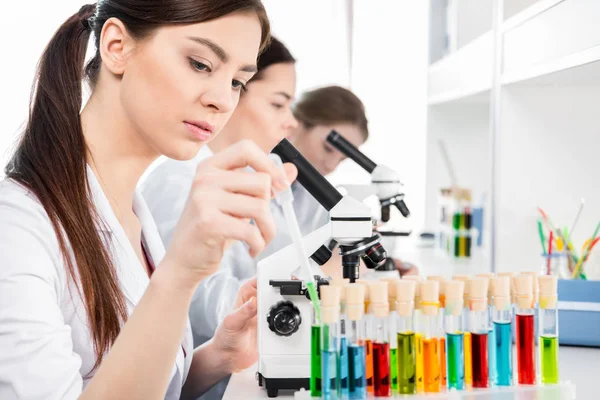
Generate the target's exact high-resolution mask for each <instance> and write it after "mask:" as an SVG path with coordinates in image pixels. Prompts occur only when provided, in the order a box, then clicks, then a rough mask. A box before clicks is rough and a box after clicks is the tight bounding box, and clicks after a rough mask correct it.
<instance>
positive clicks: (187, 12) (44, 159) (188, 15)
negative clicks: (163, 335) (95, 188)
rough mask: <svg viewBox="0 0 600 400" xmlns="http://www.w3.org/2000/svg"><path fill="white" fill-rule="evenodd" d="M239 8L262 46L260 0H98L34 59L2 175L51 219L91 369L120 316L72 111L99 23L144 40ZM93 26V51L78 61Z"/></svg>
mask: <svg viewBox="0 0 600 400" xmlns="http://www.w3.org/2000/svg"><path fill="white" fill-rule="evenodd" d="M244 11H245V12H254V13H256V15H257V17H258V19H259V21H260V24H261V26H262V40H261V50H262V49H264V47H265V46H266V44H267V43H268V40H269V35H270V27H269V20H268V18H267V15H266V12H265V9H264V7H263V5H262V3H261V2H260V0H220V1H218V2H215V1H212V0H178V1H176V0H101V1H99V2H98V3H97V4H89V5H85V6H83V7H81V9H80V10H79V12H77V13H76V14H74V15H73V16H71V17H70V18H69V19H68V20H67V21H66V22H64V23H63V24H62V26H61V27H60V28H59V29H58V30H57V31H56V33H55V34H54V36H53V37H52V39H51V40H50V42H49V43H48V45H47V47H46V49H45V50H44V53H43V55H42V57H41V59H40V62H39V65H38V71H37V76H36V81H35V85H34V87H33V92H32V101H31V104H30V110H29V119H28V122H27V125H26V127H25V130H24V132H23V135H22V137H21V139H20V141H19V144H18V146H17V148H16V150H15V153H14V155H13V157H12V159H11V161H10V162H9V164H8V166H7V167H6V174H7V176H8V177H9V178H12V179H14V180H15V181H17V182H19V183H21V184H23V185H25V186H26V187H28V188H29V189H30V190H31V191H32V192H33V193H34V194H35V195H36V196H37V198H38V199H39V201H40V202H41V204H42V205H43V206H44V208H45V210H46V212H47V214H48V217H49V218H50V220H51V222H52V225H53V227H54V231H55V233H56V236H57V239H58V243H59V246H60V250H61V253H62V255H63V258H64V260H65V264H66V268H67V271H68V274H69V276H70V277H71V279H73V281H74V282H75V284H76V286H77V289H78V291H79V293H80V294H82V295H83V298H84V301H85V306H86V311H87V315H88V319H89V324H90V330H91V335H92V340H93V343H94V349H95V353H96V358H97V359H96V363H95V365H94V368H93V369H92V370H94V369H95V368H97V367H98V366H99V365H100V363H101V362H102V359H103V355H104V354H105V352H107V351H108V350H109V349H110V347H111V345H112V343H113V342H114V340H115V339H116V338H117V335H118V334H119V331H120V327H121V323H122V322H124V321H125V320H126V319H127V309H126V306H125V299H124V297H123V293H122V292H121V289H120V287H119V283H118V278H117V274H116V269H115V266H114V265H113V261H112V259H111V257H110V250H109V249H107V247H106V246H105V241H104V238H103V237H101V236H100V234H99V232H98V230H97V227H98V225H97V224H99V223H101V222H100V220H99V217H98V215H97V213H96V211H95V207H94V205H93V200H92V198H91V193H90V188H89V182H88V180H87V171H86V165H87V164H86V150H87V146H86V143H85V139H84V136H83V131H82V127H81V119H80V115H79V113H80V109H81V106H82V85H81V84H82V80H83V78H84V77H85V78H86V79H87V80H88V82H90V83H91V84H92V86H93V85H95V83H96V82H97V81H98V76H99V72H100V66H101V64H102V60H101V56H100V52H99V51H98V48H99V44H100V32H101V30H102V27H103V25H104V23H105V22H106V21H107V20H108V19H109V18H113V17H115V18H118V19H119V20H120V21H121V22H123V24H124V25H125V26H126V27H127V30H128V31H129V33H130V34H131V35H132V36H133V37H135V38H137V39H143V38H146V37H148V36H149V35H150V34H151V33H152V31H153V30H154V29H156V28H158V27H160V26H162V25H167V24H191V23H199V22H205V21H210V20H213V19H216V18H220V17H223V16H225V15H228V14H230V13H233V12H244ZM92 32H93V33H94V36H95V45H96V53H95V55H94V57H93V58H92V59H91V60H90V61H89V62H88V64H87V65H86V66H85V68H84V61H85V52H86V48H87V45H88V41H89V38H90V35H91V33H92ZM67 241H68V242H67ZM67 243H69V244H70V247H71V249H72V251H69V247H68V246H67Z"/></svg>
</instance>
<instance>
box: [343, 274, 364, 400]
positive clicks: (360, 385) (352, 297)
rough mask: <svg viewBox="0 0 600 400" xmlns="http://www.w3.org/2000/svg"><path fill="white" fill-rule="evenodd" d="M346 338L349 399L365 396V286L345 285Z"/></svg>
mask: <svg viewBox="0 0 600 400" xmlns="http://www.w3.org/2000/svg"><path fill="white" fill-rule="evenodd" d="M345 289H346V290H345V291H346V315H347V318H348V319H347V330H346V336H347V338H348V396H349V397H350V399H353V400H354V399H357V400H358V399H366V398H367V378H366V364H365V356H366V355H365V342H366V330H365V325H364V323H363V322H362V319H363V317H364V302H365V290H366V287H365V285H363V284H360V283H350V284H349V285H347V286H346V287H345Z"/></svg>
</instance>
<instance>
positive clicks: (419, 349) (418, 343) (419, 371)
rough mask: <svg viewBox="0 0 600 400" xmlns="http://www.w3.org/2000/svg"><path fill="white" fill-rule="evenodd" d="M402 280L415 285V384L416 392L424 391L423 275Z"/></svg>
mask: <svg viewBox="0 0 600 400" xmlns="http://www.w3.org/2000/svg"><path fill="white" fill-rule="evenodd" d="M402 279H403V280H412V281H415V282H416V285H415V312H414V314H413V326H414V329H415V349H416V369H415V371H416V385H417V393H422V392H424V391H425V386H424V382H423V336H422V335H421V328H420V323H421V283H422V281H423V277H421V276H419V275H410V276H405V277H403V278H402Z"/></svg>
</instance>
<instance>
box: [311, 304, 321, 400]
mask: <svg viewBox="0 0 600 400" xmlns="http://www.w3.org/2000/svg"><path fill="white" fill-rule="evenodd" d="M310 395H311V396H312V397H321V320H320V317H319V319H317V316H316V312H315V310H314V309H313V310H312V325H311V327H310Z"/></svg>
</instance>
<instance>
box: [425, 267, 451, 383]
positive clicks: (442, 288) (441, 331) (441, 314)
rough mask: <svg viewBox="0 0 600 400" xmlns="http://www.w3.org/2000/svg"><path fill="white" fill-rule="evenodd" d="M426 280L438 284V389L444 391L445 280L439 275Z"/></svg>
mask: <svg viewBox="0 0 600 400" xmlns="http://www.w3.org/2000/svg"><path fill="white" fill-rule="evenodd" d="M427 280H430V281H437V282H438V283H439V284H440V299H439V301H440V309H439V313H438V328H439V332H438V338H439V340H440V368H441V370H440V388H441V389H442V390H445V389H446V385H447V373H446V331H445V329H444V307H445V303H446V291H445V283H446V278H444V277H443V276H441V275H430V276H428V277H427Z"/></svg>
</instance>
